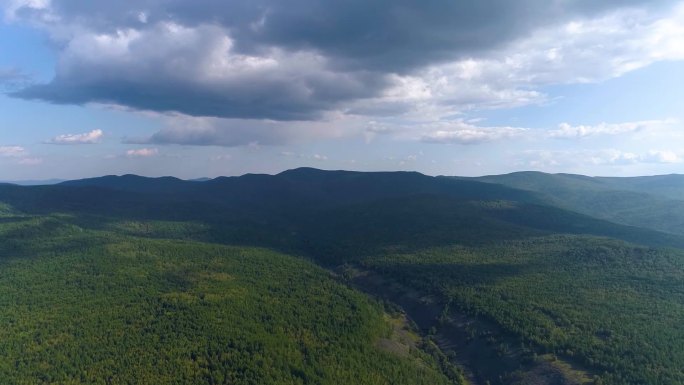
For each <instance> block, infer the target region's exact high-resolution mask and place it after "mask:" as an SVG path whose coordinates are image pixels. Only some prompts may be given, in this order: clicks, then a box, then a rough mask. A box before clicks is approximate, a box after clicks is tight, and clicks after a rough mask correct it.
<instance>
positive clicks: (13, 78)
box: [0, 67, 31, 91]
mask: <svg viewBox="0 0 684 385" xmlns="http://www.w3.org/2000/svg"><path fill="white" fill-rule="evenodd" d="M30 82H31V78H30V76H28V75H27V74H25V73H23V72H22V71H21V70H20V69H18V68H15V67H0V90H5V91H13V90H14V91H16V90H20V89H22V88H25V87H27V86H28V85H29V84H30Z"/></svg>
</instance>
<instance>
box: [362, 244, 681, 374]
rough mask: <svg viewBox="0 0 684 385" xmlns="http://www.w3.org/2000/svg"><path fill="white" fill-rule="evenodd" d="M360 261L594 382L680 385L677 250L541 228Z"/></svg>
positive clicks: (679, 281) (679, 304)
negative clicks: (521, 236) (587, 372)
mask: <svg viewBox="0 0 684 385" xmlns="http://www.w3.org/2000/svg"><path fill="white" fill-rule="evenodd" d="M361 264H362V266H364V267H366V268H368V269H372V270H376V271H378V272H380V273H381V274H382V275H383V276H386V277H392V279H393V280H396V281H397V282H399V283H400V284H401V285H404V286H407V287H412V288H416V289H419V290H421V291H423V292H425V293H434V294H438V295H439V297H440V298H442V302H441V303H442V306H445V307H447V309H448V306H451V307H452V309H459V310H460V311H463V312H465V313H467V314H470V315H472V316H479V317H484V318H485V319H490V320H494V321H495V322H496V323H497V324H498V325H500V326H501V327H503V328H504V329H505V330H506V331H507V332H509V334H511V335H514V336H516V337H517V338H516V341H517V343H516V344H515V345H514V346H505V349H515V348H517V347H518V346H520V344H523V345H527V346H528V347H529V351H528V352H529V354H539V355H541V354H545V353H552V354H555V355H557V356H559V357H562V358H565V359H567V360H569V361H571V362H578V363H581V364H582V365H584V366H585V367H589V368H592V369H593V370H594V371H595V372H596V373H597V374H598V375H599V378H600V382H601V383H603V384H663V385H664V384H680V383H684V372H682V368H684V331H683V330H682V328H681V320H682V319H684V253H682V252H680V251H676V252H675V251H668V252H665V251H659V250H655V249H649V248H644V247H639V246H634V245H630V244H626V243H622V242H618V241H614V240H609V239H604V238H590V237H584V236H581V237H580V236H550V237H543V238H538V239H530V240H525V241H512V242H502V243H499V244H495V245H489V246H484V247H463V246H454V247H445V248H436V249H429V250H423V251H420V252H418V253H410V254H387V255H384V256H380V257H373V258H368V259H366V260H363V261H362V263H361Z"/></svg>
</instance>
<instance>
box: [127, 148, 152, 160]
mask: <svg viewBox="0 0 684 385" xmlns="http://www.w3.org/2000/svg"><path fill="white" fill-rule="evenodd" d="M158 154H159V150H158V149H156V148H139V149H136V150H128V151H126V156H127V157H129V158H149V157H152V156H157V155H158Z"/></svg>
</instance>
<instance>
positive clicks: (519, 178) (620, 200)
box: [467, 172, 684, 235]
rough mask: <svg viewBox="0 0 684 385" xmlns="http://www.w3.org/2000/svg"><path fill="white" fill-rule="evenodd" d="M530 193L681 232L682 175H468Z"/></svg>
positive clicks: (602, 214) (588, 211)
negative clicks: (617, 176) (631, 176)
mask: <svg viewBox="0 0 684 385" xmlns="http://www.w3.org/2000/svg"><path fill="white" fill-rule="evenodd" d="M467 179H468V180H478V181H482V182H490V183H495V184H498V185H500V186H509V187H513V188H517V189H521V190H525V191H528V192H531V193H536V194H538V195H537V196H538V197H539V198H541V199H543V200H545V201H546V202H547V203H548V204H552V205H555V206H558V207H563V208H566V209H568V210H573V211H577V212H580V213H585V214H587V215H592V216H595V217H597V218H603V219H606V220H609V221H613V222H617V223H622V224H626V225H632V226H638V227H645V228H650V229H654V230H658V231H663V232H667V233H672V234H678V235H682V234H684V177H683V176H681V175H661V176H652V177H634V178H608V177H595V178H592V177H587V176H583V175H572V174H545V173H541V172H518V173H512V174H506V175H492V176H485V177H480V178H467Z"/></svg>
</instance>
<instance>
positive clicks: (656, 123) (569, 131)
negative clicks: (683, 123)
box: [548, 120, 674, 139]
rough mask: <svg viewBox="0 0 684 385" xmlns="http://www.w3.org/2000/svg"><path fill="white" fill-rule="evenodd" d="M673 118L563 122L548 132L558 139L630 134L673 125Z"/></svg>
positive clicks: (550, 135)
mask: <svg viewBox="0 0 684 385" xmlns="http://www.w3.org/2000/svg"><path fill="white" fill-rule="evenodd" d="M672 123H674V121H672V120H646V121H639V122H625V123H600V124H597V125H593V126H592V125H578V126H573V125H570V124H569V123H561V124H560V125H558V129H557V130H552V131H550V132H549V133H548V136H549V137H551V138H557V139H580V138H586V137H589V136H595V135H620V134H629V133H634V132H639V131H644V130H649V129H656V128H661V127H663V126H667V125H671V124H672Z"/></svg>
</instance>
